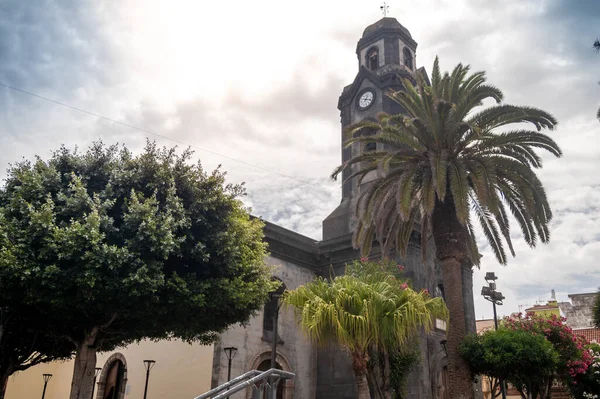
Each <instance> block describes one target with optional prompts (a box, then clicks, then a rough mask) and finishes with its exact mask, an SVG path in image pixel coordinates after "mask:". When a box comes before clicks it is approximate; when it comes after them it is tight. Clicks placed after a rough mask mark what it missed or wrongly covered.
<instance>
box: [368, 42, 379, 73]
mask: <svg viewBox="0 0 600 399" xmlns="http://www.w3.org/2000/svg"><path fill="white" fill-rule="evenodd" d="M367 68H369V69H370V70H371V71H374V70H376V69H377V68H379V50H378V49H377V47H373V48H371V49H370V50H369V51H368V52H367Z"/></svg>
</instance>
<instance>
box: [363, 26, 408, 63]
mask: <svg viewBox="0 0 600 399" xmlns="http://www.w3.org/2000/svg"><path fill="white" fill-rule="evenodd" d="M416 51H417V42H415V40H414V39H413V38H412V36H411V34H410V32H409V31H408V29H406V28H405V27H404V26H402V24H401V23H400V22H398V20H397V19H396V18H391V17H384V18H381V19H380V20H379V21H377V22H375V23H374V24H371V25H369V26H367V27H366V28H365V30H364V31H363V34H362V37H361V38H360V40H359V41H358V44H357V46H356V55H357V56H358V60H359V66H365V67H367V68H368V69H370V70H372V71H376V70H379V69H381V68H383V67H385V66H388V67H390V66H391V67H396V66H403V67H406V69H407V70H409V71H414V70H415V67H416V65H415V60H416V57H415V56H416Z"/></svg>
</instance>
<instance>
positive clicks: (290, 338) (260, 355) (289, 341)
mask: <svg viewBox="0 0 600 399" xmlns="http://www.w3.org/2000/svg"><path fill="white" fill-rule="evenodd" d="M267 264H269V265H272V266H273V267H274V270H273V275H274V276H275V277H277V278H279V279H280V280H281V281H283V283H284V284H285V285H286V287H287V288H288V289H294V288H297V287H298V286H300V285H302V284H304V283H307V282H309V281H312V280H313V279H314V277H315V275H314V273H313V272H312V271H311V270H310V269H307V268H306V267H302V266H299V265H297V264H294V263H292V262H289V261H283V260H281V259H277V258H275V257H269V258H268V259H267ZM278 335H279V338H280V342H279V345H278V348H277V363H279V364H280V365H281V367H282V368H283V369H284V370H286V371H291V372H293V373H295V374H296V378H295V379H294V380H293V381H288V382H287V383H286V390H287V391H286V392H285V393H284V398H286V399H287V398H292V397H293V398H294V399H314V397H315V390H316V386H317V383H316V379H317V372H316V371H317V363H316V362H317V357H316V350H315V347H314V345H313V344H312V343H311V342H309V341H308V340H307V339H306V338H304V337H303V336H302V333H301V332H300V329H299V328H298V325H297V322H296V315H295V314H294V311H293V310H292V309H289V308H286V307H285V306H284V307H282V308H281V310H280V313H279V324H278ZM228 346H234V347H237V348H238V352H237V354H236V356H235V358H234V359H233V361H232V367H231V378H235V377H237V376H239V375H241V374H243V373H245V372H247V371H250V370H255V369H257V368H258V365H259V364H260V363H261V362H262V361H263V360H267V359H270V358H271V337H268V336H267V335H265V334H264V331H263V312H262V311H260V312H259V313H258V314H257V315H256V316H255V317H253V318H252V319H251V320H250V322H249V323H248V324H247V325H246V326H245V327H243V326H232V327H231V328H230V329H229V330H227V331H226V332H225V333H223V334H221V338H220V340H219V342H218V343H217V344H215V349H214V357H213V379H212V386H213V388H214V387H216V386H218V385H220V384H222V383H224V382H226V381H227V358H226V356H225V353H224V351H223V348H225V347H228ZM248 397H249V391H246V392H241V393H238V394H235V395H231V398H232V399H243V398H248Z"/></svg>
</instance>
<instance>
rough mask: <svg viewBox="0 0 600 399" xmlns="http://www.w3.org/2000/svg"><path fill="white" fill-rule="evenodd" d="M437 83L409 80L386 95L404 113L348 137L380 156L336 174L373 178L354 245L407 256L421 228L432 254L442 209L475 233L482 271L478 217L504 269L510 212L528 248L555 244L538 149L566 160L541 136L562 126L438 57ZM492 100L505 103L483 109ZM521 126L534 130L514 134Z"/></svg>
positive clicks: (359, 157)
mask: <svg viewBox="0 0 600 399" xmlns="http://www.w3.org/2000/svg"><path fill="white" fill-rule="evenodd" d="M431 76H432V83H431V85H428V84H427V81H426V80H425V79H424V78H423V76H421V75H417V76H416V79H417V85H416V86H415V85H413V83H412V82H411V81H410V80H408V79H405V80H404V81H403V85H404V89H403V90H399V91H394V92H390V93H386V95H387V96H388V97H389V98H391V99H392V100H393V101H396V102H397V103H398V104H399V105H400V106H401V107H402V109H403V110H405V113H404V114H398V115H390V114H386V113H380V114H378V115H377V120H376V121H370V120H369V121H366V122H364V123H360V124H357V125H353V126H352V127H351V128H350V129H348V131H347V135H348V140H347V141H346V143H345V144H346V145H361V144H364V143H368V142H370V143H377V145H378V150H377V151H364V150H363V151H358V152H357V153H356V155H355V156H354V157H352V158H351V159H350V160H348V162H347V163H346V164H344V165H342V166H341V167H340V168H338V169H336V171H334V176H337V174H339V173H341V172H342V171H344V170H346V171H347V169H348V168H351V169H350V170H351V173H348V174H347V175H346V174H345V177H347V181H352V182H353V184H356V183H357V182H362V181H363V179H365V177H366V176H370V177H369V184H368V185H365V186H366V188H365V189H364V191H361V192H360V194H359V196H358V201H357V204H356V211H357V215H358V219H359V223H358V228H357V229H356V232H355V235H354V238H353V242H354V245H356V246H358V247H361V249H362V253H363V254H366V253H369V252H370V250H371V246H372V242H371V241H372V240H375V239H376V240H377V241H379V243H380V245H381V248H382V249H383V251H384V252H387V251H388V250H389V249H390V248H391V246H392V245H395V246H396V248H397V250H399V252H400V253H403V254H405V253H406V251H407V247H408V245H409V242H410V239H411V235H412V232H413V229H414V228H415V226H416V225H417V224H420V225H419V226H418V228H419V229H420V230H421V246H422V247H425V246H426V245H427V240H428V237H429V236H430V235H431V232H432V229H434V228H435V224H434V221H433V220H432V216H433V214H434V210H435V209H436V206H438V205H440V204H446V203H447V202H448V201H451V202H452V205H453V207H451V208H449V209H454V210H455V212H456V217H457V218H458V220H459V222H460V223H462V225H463V226H464V228H465V230H466V232H467V234H466V241H467V242H465V243H461V246H462V248H466V251H467V252H468V256H469V258H470V259H471V260H472V261H473V262H474V263H478V262H479V253H478V249H477V244H476V240H475V235H474V230H473V226H472V220H475V219H477V220H478V221H479V223H480V224H481V225H482V228H483V232H484V235H485V237H486V239H487V240H488V241H489V242H490V245H491V247H492V249H493V251H494V252H495V254H496V257H497V258H498V260H499V261H500V262H501V263H505V262H506V251H505V248H507V251H509V252H510V253H511V254H512V255H513V256H514V247H513V243H512V241H511V237H510V224H509V218H508V212H509V211H510V213H511V214H512V215H513V216H514V217H515V220H516V222H517V224H518V225H519V227H520V229H521V231H522V232H523V236H524V239H525V241H526V242H527V244H528V245H530V246H535V245H536V244H537V242H538V241H541V242H547V241H548V240H549V237H550V230H549V223H550V221H551V220H552V211H551V209H550V206H549V204H548V199H547V197H546V193H545V190H544V187H543V185H542V184H541V182H540V180H539V178H538V177H537V175H536V174H535V173H534V170H535V169H539V168H540V167H541V166H542V158H541V157H540V156H539V154H538V151H539V150H542V151H548V152H549V153H550V154H552V155H554V156H556V157H560V156H562V151H561V150H560V147H559V146H558V144H557V143H556V142H555V141H554V140H553V139H552V138H551V137H550V136H549V135H547V134H546V133H545V132H542V131H551V130H553V129H554V128H555V127H556V125H557V121H556V119H555V118H554V117H553V116H552V115H551V114H549V113H547V112H545V111H543V110H540V109H538V108H534V107H525V106H515V105H508V104H502V103H501V101H502V100H503V94H502V91H501V90H500V89H499V88H497V87H495V86H493V85H490V84H488V83H487V82H486V75H485V73H484V72H474V73H471V72H470V67H469V66H468V65H462V64H459V65H457V66H456V67H455V68H454V69H453V70H452V71H451V72H450V73H448V72H445V73H442V72H441V71H440V64H439V59H438V58H437V57H436V60H435V62H434V64H433V70H432V75H431ZM488 99H492V100H494V101H495V102H496V103H497V105H492V106H489V107H485V108H484V107H483V105H482V104H484V102H485V101H486V100H488ZM598 117H599V119H600V111H599V114H598ZM516 124H528V125H530V126H531V128H529V129H528V128H527V126H525V128H520V127H519V128H518V129H512V130H511V129H510V127H511V126H514V125H516ZM500 130H501V131H500ZM371 178H372V179H373V180H370V179H371ZM360 187H361V190H362V189H363V186H362V185H361V186H360ZM472 216H473V218H472ZM435 223H439V221H436V222H435ZM422 249H424V248H422ZM425 255H426V254H425V253H424V252H423V256H425Z"/></svg>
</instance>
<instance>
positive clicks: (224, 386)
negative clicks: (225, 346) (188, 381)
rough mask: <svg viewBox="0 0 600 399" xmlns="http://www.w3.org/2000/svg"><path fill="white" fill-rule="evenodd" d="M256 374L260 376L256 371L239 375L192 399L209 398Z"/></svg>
mask: <svg viewBox="0 0 600 399" xmlns="http://www.w3.org/2000/svg"><path fill="white" fill-rule="evenodd" d="M258 374H260V371H258V370H250V371H248V372H247V373H244V374H242V375H240V376H239V377H236V378H234V379H233V380H229V381H227V382H226V383H224V384H221V385H219V386H218V387H216V388H213V389H211V390H210V391H208V392H205V393H203V394H202V395H200V396H196V397H195V398H194V399H208V398H210V397H211V396H212V395H214V394H216V393H218V392H221V391H223V390H225V389H227V388H229V387H231V386H232V385H235V384H237V383H238V382H240V381H242V380H245V379H246V378H248V377H249V376H252V375H258Z"/></svg>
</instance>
